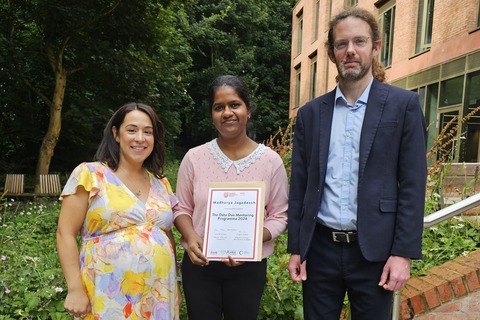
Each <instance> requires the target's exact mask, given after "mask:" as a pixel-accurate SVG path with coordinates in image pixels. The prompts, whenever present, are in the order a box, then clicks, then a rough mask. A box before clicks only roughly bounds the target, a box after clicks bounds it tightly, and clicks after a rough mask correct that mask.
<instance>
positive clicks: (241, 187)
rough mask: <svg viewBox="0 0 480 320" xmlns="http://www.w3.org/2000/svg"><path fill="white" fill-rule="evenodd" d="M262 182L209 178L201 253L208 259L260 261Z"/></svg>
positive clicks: (263, 207)
mask: <svg viewBox="0 0 480 320" xmlns="http://www.w3.org/2000/svg"><path fill="white" fill-rule="evenodd" d="M264 215H265V182H264V181H249V182H211V183H209V189H208V202H207V212H206V218H205V234H204V241H203V254H204V255H205V257H206V258H207V259H209V260H211V261H222V260H228V257H229V256H230V257H231V258H233V259H235V260H237V261H261V260H262V243H263V220H264Z"/></svg>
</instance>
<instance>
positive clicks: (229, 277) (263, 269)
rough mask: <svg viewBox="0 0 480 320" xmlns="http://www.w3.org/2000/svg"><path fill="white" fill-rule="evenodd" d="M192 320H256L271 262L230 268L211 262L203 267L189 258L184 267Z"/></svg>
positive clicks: (188, 306) (186, 256) (184, 260)
mask: <svg viewBox="0 0 480 320" xmlns="http://www.w3.org/2000/svg"><path fill="white" fill-rule="evenodd" d="M182 280H183V292H184V294H185V302H186V304H187V312H188V319H189V320H197V319H198V320H206V319H208V320H220V319H222V314H223V317H224V318H223V319H225V320H256V319H257V316H258V311H259V307H260V301H261V299H262V294H263V289H264V287H265V283H266V281H267V260H266V259H263V260H262V261H261V262H245V263H244V264H243V265H241V266H238V267H227V266H226V265H225V264H224V263H223V262H216V261H211V262H210V263H209V265H207V266H204V267H199V266H196V265H194V264H192V262H191V261H190V258H189V257H188V255H187V254H185V256H184V257H183V264H182Z"/></svg>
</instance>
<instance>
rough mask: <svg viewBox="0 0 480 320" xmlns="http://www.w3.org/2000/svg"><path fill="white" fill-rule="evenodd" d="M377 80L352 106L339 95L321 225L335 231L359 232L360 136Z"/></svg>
mask: <svg viewBox="0 0 480 320" xmlns="http://www.w3.org/2000/svg"><path fill="white" fill-rule="evenodd" d="M372 82H373V77H372V80H371V81H370V83H369V85H368V86H367V88H366V89H365V90H364V92H363V93H362V95H361V96H360V98H358V100H357V101H356V102H355V105H354V106H352V105H351V104H349V103H348V102H347V99H345V96H344V95H343V93H342V91H341V90H340V88H339V87H338V86H337V89H336V92H335V105H334V110H333V120H332V131H331V133H330V135H331V137H330V145H329V148H328V162H327V172H326V177H325V187H324V190H323V197H322V201H321V203H320V208H319V211H318V220H319V222H320V223H321V224H323V225H326V226H327V227H330V228H332V229H336V230H345V231H347V230H348V231H351V230H356V229H357V189H358V171H359V154H360V134H361V132H362V125H363V118H364V116H365V109H366V108H367V101H368V95H369V93H370V88H371V86H372Z"/></svg>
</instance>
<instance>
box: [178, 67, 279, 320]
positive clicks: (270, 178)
mask: <svg viewBox="0 0 480 320" xmlns="http://www.w3.org/2000/svg"><path fill="white" fill-rule="evenodd" d="M208 102H209V105H210V107H211V115H212V119H213V124H214V126H215V128H216V130H217V133H218V137H217V138H216V139H214V140H212V141H210V142H207V143H206V144H203V145H201V146H198V147H195V148H193V149H190V150H189V151H188V152H187V154H186V155H185V157H184V158H183V160H182V163H181V165H180V169H179V172H178V179H177V189H176V191H177V197H178V198H179V201H180V203H179V205H178V206H177V208H176V211H175V214H174V219H175V220H174V223H175V226H176V227H177V229H178V230H179V231H180V233H181V234H182V238H181V243H182V245H183V247H184V248H185V252H186V254H185V255H184V258H183V264H182V277H183V289H184V294H185V300H186V304H187V311H188V318H189V319H190V320H196V319H202V320H203V319H212V320H216V319H218V320H220V319H222V315H223V319H225V320H235V319H239V320H248V319H251V320H254V319H257V315H258V309H259V306H260V300H261V297H262V293H263V289H264V286H265V283H266V272H267V260H266V258H267V257H268V256H269V255H271V254H272V252H273V245H274V239H275V238H277V237H278V236H279V235H280V234H281V233H282V232H283V231H284V230H285V228H286V225H287V202H288V199H287V192H288V191H287V190H288V180H287V173H286V171H285V168H284V166H283V162H282V159H281V158H280V156H279V155H278V154H277V153H276V152H275V151H273V150H271V149H270V148H268V147H266V146H265V145H263V144H257V143H256V142H255V141H253V140H252V139H250V138H249V137H248V135H247V123H248V120H249V119H250V115H251V111H252V109H251V101H250V94H249V89H248V87H247V86H246V85H245V83H244V82H243V81H242V80H241V79H239V78H238V77H235V76H220V77H218V78H217V79H215V80H214V82H213V83H212V85H211V86H210V89H209V94H208ZM222 183H223V184H224V185H228V184H229V183H230V184H232V183H242V184H243V185H247V186H248V185H249V183H250V184H251V185H255V184H256V183H262V184H264V188H262V195H263V196H264V202H261V201H260V202H259V203H261V204H262V208H261V210H262V212H263V220H262V221H261V222H262V223H261V224H260V226H261V227H260V230H258V231H259V232H260V234H263V235H262V238H261V239H260V242H262V243H261V244H260V243H259V244H258V245H259V249H260V250H261V256H260V259H259V260H260V261H254V260H256V259H254V260H250V261H248V260H244V259H238V258H234V257H232V256H235V254H239V252H237V250H235V243H234V242H233V243H232V247H231V250H228V249H227V250H219V252H218V253H219V256H222V255H224V257H223V258H219V259H213V258H212V259H208V258H207V256H206V255H205V245H206V241H205V238H204V236H205V234H206V232H205V231H206V229H207V231H208V230H210V227H211V226H212V225H211V224H210V222H211V221H212V220H210V218H211V219H214V218H215V219H217V220H218V221H221V222H222V223H227V224H229V226H230V227H227V228H225V229H221V230H220V231H219V232H218V233H217V234H216V239H220V240H219V241H221V239H224V238H228V237H229V236H231V235H232V233H233V232H235V231H232V230H235V229H236V226H237V225H241V224H242V223H243V222H244V221H243V220H245V219H247V218H248V216H249V214H248V213H247V212H250V211H248V210H247V209H245V208H246V206H247V204H250V203H252V202H254V201H237V202H236V201H235V200H231V199H234V198H235V197H234V196H235V195H238V194H242V195H243V194H248V191H247V192H225V193H224V200H218V201H215V200H212V198H211V195H212V194H213V192H212V191H211V189H210V187H211V185H212V184H215V185H220V186H221V185H222ZM252 190H253V188H252ZM235 205H237V206H236V207H235ZM227 210H230V211H228V213H227ZM254 211H255V210H254ZM207 215H208V217H207ZM251 216H254V214H252V215H251ZM260 216H262V215H260ZM207 220H208V222H209V223H208V225H207V223H206V221H207ZM262 226H263V227H262ZM212 229H213V227H212ZM254 233H256V231H255V232H254ZM235 237H236V238H235V239H236V240H235V241H242V240H244V239H245V238H249V237H254V235H252V234H246V233H243V234H241V235H240V236H239V235H236V236H235ZM220 251H222V252H220ZM241 253H242V252H240V254H241Z"/></svg>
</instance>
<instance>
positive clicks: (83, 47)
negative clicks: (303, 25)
mask: <svg viewBox="0 0 480 320" xmlns="http://www.w3.org/2000/svg"><path fill="white" fill-rule="evenodd" d="M293 4H294V1H292V0H282V1H278V2H276V3H275V5H272V3H271V1H266V0H258V1H253V0H244V1H233V0H216V1H205V0H184V1H173V0H154V1H146V0H139V1H127V0H83V1H75V0H6V1H2V2H1V3H0V114H1V117H0V131H1V132H2V133H3V139H0V148H2V156H1V157H0V172H4V173H6V172H19V173H27V174H29V175H31V174H33V173H34V171H35V168H36V166H37V163H39V159H40V158H41V156H42V155H46V156H47V157H46V158H51V162H50V160H48V161H47V162H45V163H44V164H43V170H44V171H45V170H49V171H53V172H69V171H71V170H72V168H73V167H74V166H75V165H77V164H78V163H79V162H81V161H89V160H91V159H92V156H93V154H94V152H95V149H96V147H97V145H98V143H99V141H100V139H101V137H102V133H103V128H104V125H105V123H106V122H107V119H108V118H109V117H110V116H111V114H112V112H113V111H114V110H115V109H117V108H118V107H119V106H120V105H122V104H124V103H126V102H129V101H142V102H145V103H148V104H151V105H152V106H153V107H154V108H155V109H156V111H157V112H158V114H159V116H160V118H161V119H162V120H163V122H164V124H165V126H166V129H167V145H168V146H169V148H170V150H169V151H170V158H172V157H175V156H176V157H181V156H182V154H183V152H184V151H185V150H187V149H188V148H190V147H193V146H196V145H198V144H201V143H204V142H206V141H208V140H209V139H211V138H212V137H213V136H214V135H215V132H214V130H213V126H212V124H211V118H210V111H209V108H208V107H207V106H206V105H205V98H206V93H207V89H208V84H209V83H210V82H211V81H212V80H213V78H215V77H216V76H218V75H221V74H235V75H239V76H241V77H243V78H244V79H245V80H246V82H247V83H248V84H249V85H250V87H251V89H252V98H253V101H254V102H255V103H256V105H257V110H256V111H255V112H254V115H253V117H252V118H253V119H254V123H255V127H256V134H257V140H259V141H263V140H265V139H267V138H268V137H269V136H270V135H271V134H273V133H275V132H276V131H277V130H278V128H279V127H280V126H282V127H285V126H286V123H287V122H288V113H287V110H288V90H289V64H290V32H291V31H290V29H291V8H292V6H293ZM52 108H53V109H52ZM55 114H56V115H60V117H58V119H57V122H56V125H58V127H57V129H58V134H55V132H53V134H52V135H51V136H48V135H47V133H48V130H49V128H50V129H51V126H52V123H51V121H52V119H54V115H55ZM45 137H47V138H48V139H49V141H50V142H51V146H52V148H51V150H52V152H53V151H54V153H52V154H51V155H48V154H46V152H45V150H44V149H42V151H40V148H41V146H42V141H43V143H45V142H44V138H45ZM48 139H47V140H48ZM57 140H58V141H57ZM174 149H175V150H174ZM48 167H49V168H48ZM45 168H46V169H45Z"/></svg>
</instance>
